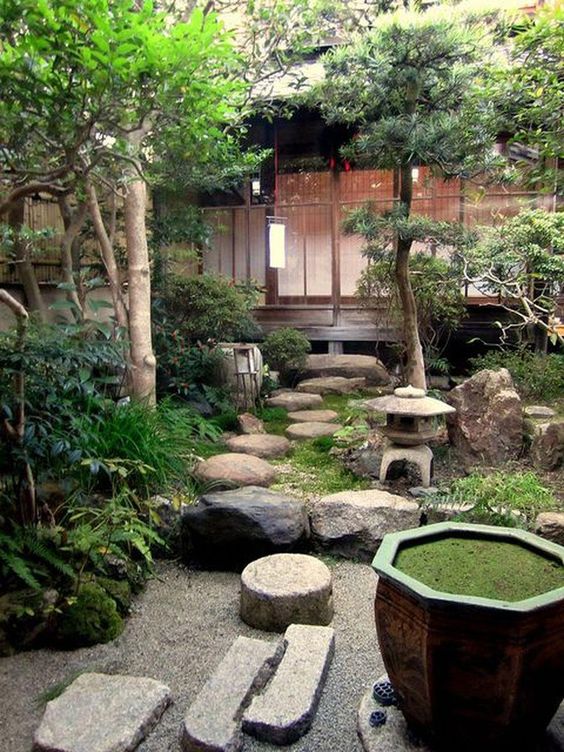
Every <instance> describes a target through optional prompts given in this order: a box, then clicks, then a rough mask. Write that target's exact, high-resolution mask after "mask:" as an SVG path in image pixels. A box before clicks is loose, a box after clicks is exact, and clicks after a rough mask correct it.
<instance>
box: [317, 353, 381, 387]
mask: <svg viewBox="0 0 564 752" xmlns="http://www.w3.org/2000/svg"><path fill="white" fill-rule="evenodd" d="M304 376H305V378H308V379H309V378H319V377H325V376H343V377H344V378H347V379H350V378H359V377H363V378H365V379H366V383H367V384H368V385H370V386H380V385H382V384H388V383H389V382H390V374H389V373H388V371H387V370H386V367H385V366H384V364H383V363H382V362H381V361H379V360H378V358H375V357H374V356H373V355H319V354H314V355H308V357H307V361H306V365H305V368H304ZM302 383H303V382H302Z"/></svg>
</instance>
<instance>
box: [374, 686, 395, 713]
mask: <svg viewBox="0 0 564 752" xmlns="http://www.w3.org/2000/svg"><path fill="white" fill-rule="evenodd" d="M372 696H373V697H374V699H375V700H376V702H378V703H380V705H383V706H384V707H388V706H389V705H397V698H396V693H395V691H394V688H393V687H392V684H391V682H389V681H381V682H376V684H375V685H374V688H373V690H372Z"/></svg>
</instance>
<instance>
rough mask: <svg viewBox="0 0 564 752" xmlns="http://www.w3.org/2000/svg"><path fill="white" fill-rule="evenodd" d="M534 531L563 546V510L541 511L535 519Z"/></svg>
mask: <svg viewBox="0 0 564 752" xmlns="http://www.w3.org/2000/svg"><path fill="white" fill-rule="evenodd" d="M535 533H536V534H537V535H540V536H542V537H543V538H546V539H547V540H549V541H553V542H554V543H558V544H559V545H561V546H564V512H541V513H540V514H538V515H537V518H536V520H535Z"/></svg>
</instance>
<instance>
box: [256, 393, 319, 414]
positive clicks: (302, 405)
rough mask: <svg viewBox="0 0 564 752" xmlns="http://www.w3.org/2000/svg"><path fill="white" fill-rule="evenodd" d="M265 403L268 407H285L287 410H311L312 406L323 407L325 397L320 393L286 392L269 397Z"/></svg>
mask: <svg viewBox="0 0 564 752" xmlns="http://www.w3.org/2000/svg"><path fill="white" fill-rule="evenodd" d="M265 404H266V405H267V406H268V407H283V408H284V409H285V410H309V409H310V408H317V407H322V405H323V399H322V398H321V397H320V396H319V394H304V393H302V392H284V393H282V394H277V395H276V396H274V397H269V398H268V399H267V400H266V403H265Z"/></svg>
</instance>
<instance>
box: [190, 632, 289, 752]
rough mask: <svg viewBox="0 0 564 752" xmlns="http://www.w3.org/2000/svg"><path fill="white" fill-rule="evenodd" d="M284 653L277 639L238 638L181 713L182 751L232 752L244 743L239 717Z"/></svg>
mask: <svg viewBox="0 0 564 752" xmlns="http://www.w3.org/2000/svg"><path fill="white" fill-rule="evenodd" d="M282 655H283V646H282V643H281V642H279V641H276V642H265V641H264V640H255V639H251V638H249V637H238V638H237V639H236V640H235V641H234V642H233V644H232V645H231V647H230V648H229V650H228V652H227V655H225V657H224V658H223V660H222V661H221V663H220V664H219V666H218V667H217V668H216V670H215V671H214V673H213V674H212V676H211V677H210V678H209V679H208V681H207V682H206V683H205V685H204V687H203V689H202V690H201V692H200V693H199V694H198V697H197V698H196V700H195V701H194V702H193V703H192V704H191V705H190V707H189V708H188V710H187V711H186V714H185V716H184V722H183V726H182V749H183V750H184V752H212V751H213V752H216V751H217V752H222V751H224V752H235V751H236V750H239V749H240V748H241V746H242V744H243V738H242V731H241V717H242V715H243V709H244V708H245V707H246V706H247V705H248V704H249V701H250V699H251V697H252V696H253V694H254V693H255V692H257V691H259V690H260V689H261V688H262V687H264V686H265V684H266V683H267V681H268V680H269V678H270V677H271V675H272V673H273V671H274V670H275V668H276V666H277V665H278V663H279V662H280V659H281V658H282Z"/></svg>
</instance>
